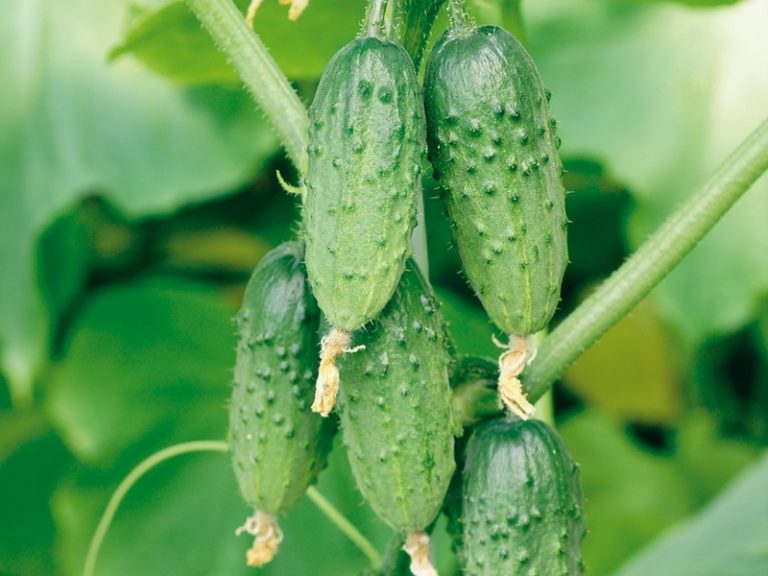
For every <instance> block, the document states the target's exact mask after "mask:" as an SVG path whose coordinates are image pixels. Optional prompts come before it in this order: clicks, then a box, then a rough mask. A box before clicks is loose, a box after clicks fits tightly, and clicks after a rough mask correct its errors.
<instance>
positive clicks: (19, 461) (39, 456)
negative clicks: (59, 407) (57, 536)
mask: <svg viewBox="0 0 768 576" xmlns="http://www.w3.org/2000/svg"><path fill="white" fill-rule="evenodd" d="M0 439H1V440H0V510H2V514H0V574H54V573H55V569H54V559H53V556H52V549H53V538H54V531H55V527H54V524H53V520H52V518H51V511H50V498H51V494H52V492H53V489H54V487H55V485H56V482H57V481H58V479H59V477H60V475H61V474H62V472H63V471H64V470H66V468H67V466H68V465H69V464H70V463H71V456H70V455H69V454H68V453H67V451H66V450H65V448H64V446H63V445H62V443H61V441H60V440H59V439H58V438H56V436H55V435H54V434H53V433H52V432H51V430H50V428H48V426H47V425H46V423H45V421H44V420H43V418H42V416H41V414H39V413H24V412H19V413H15V414H12V415H11V414H7V415H2V416H0Z"/></svg>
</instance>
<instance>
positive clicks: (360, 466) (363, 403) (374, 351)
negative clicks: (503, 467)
mask: <svg viewBox="0 0 768 576" xmlns="http://www.w3.org/2000/svg"><path fill="white" fill-rule="evenodd" d="M446 338H447V337H446V334H445V330H444V326H443V322H442V319H441V315H440V311H439V309H438V306H437V303H436V301H435V298H434V296H433V294H432V292H431V290H430V289H429V287H428V286H427V284H426V282H425V281H424V279H423V278H422V277H421V274H420V273H419V271H418V269H417V268H416V265H415V264H414V263H413V262H412V261H409V264H408V266H407V270H406V271H405V273H404V274H403V276H402V278H401V280H400V284H399V286H398V289H397V291H396V292H395V295H394V296H393V298H392V300H391V301H390V303H389V304H388V305H387V307H386V308H385V309H384V311H383V312H382V314H381V315H380V316H379V318H378V319H377V320H375V321H374V322H373V323H372V324H371V326H370V327H369V328H366V330H365V331H364V332H362V333H361V334H359V336H358V341H359V342H360V343H362V344H364V345H365V347H366V349H365V353H364V354H363V353H359V354H350V355H347V356H345V357H344V358H342V359H341V360H340V361H339V367H340V370H341V376H342V378H343V381H344V385H343V386H342V387H341V391H340V393H339V415H340V419H341V425H342V430H343V438H344V443H345V445H346V447H347V451H348V455H349V461H350V465H351V467H352V472H353V474H354V476H355V480H356V481H357V485H358V487H359V488H360V491H361V492H362V494H363V496H364V497H365V499H366V501H367V502H368V504H369V505H370V506H371V508H373V510H374V511H375V512H376V513H377V514H378V515H379V517H381V519H382V520H384V521H385V522H386V523H387V524H389V525H390V526H391V527H392V528H394V529H395V530H397V531H398V532H400V533H402V534H403V535H409V536H411V537H412V538H411V541H412V540H413V537H414V535H418V538H421V544H420V546H421V551H422V552H423V551H424V546H426V542H427V540H425V539H424V535H423V534H422V533H421V531H423V530H424V529H425V528H426V527H427V526H428V525H429V524H430V523H431V522H432V521H433V520H434V519H435V517H436V516H437V514H438V512H439V511H440V507H441V505H442V502H443V498H444V497H445V493H446V490H447V488H448V484H449V482H450V480H451V475H452V474H453V471H454V469H455V464H454V457H453V445H454V439H453V431H454V428H453V415H452V408H451V389H450V385H449V380H448V376H449V364H450V357H449V355H448V352H447V349H448V347H447V340H446ZM416 547H417V548H418V547H419V544H418V543H417V545H416ZM418 554H419V552H418V551H417V552H416V556H418ZM411 556H412V558H414V554H413V553H412V554H411Z"/></svg>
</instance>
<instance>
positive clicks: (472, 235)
mask: <svg viewBox="0 0 768 576" xmlns="http://www.w3.org/2000/svg"><path fill="white" fill-rule="evenodd" d="M424 92H425V100H426V113H427V124H428V143H429V150H430V155H431V159H432V164H433V167H434V170H435V175H436V177H437V179H438V181H439V182H440V184H441V187H442V189H443V193H444V194H443V195H444V197H445V199H446V202H447V208H448V213H449V216H450V218H451V220H452V223H453V227H454V236H455V239H456V244H457V246H458V250H459V254H460V256H461V259H462V262H463V265H464V270H465V272H466V276H467V279H468V280H469V283H470V285H471V286H472V288H473V290H474V291H475V293H476V294H477V296H478V298H479V299H480V302H481V303H482V304H483V307H484V308H485V310H486V312H487V313H488V315H489V317H490V318H491V320H492V321H493V322H494V323H495V324H496V325H497V326H498V327H499V328H500V329H501V330H503V331H504V332H505V333H506V334H508V335H509V336H510V351H508V353H507V355H506V356H503V358H502V360H503V361H505V363H506V364H507V365H506V366H502V369H501V372H502V378H505V379H506V380H507V384H506V386H507V387H508V388H509V387H511V388H514V390H508V392H509V396H510V397H509V398H504V396H505V394H504V391H503V390H502V397H503V398H504V399H505V403H506V404H507V406H508V407H510V408H511V409H513V410H514V411H515V412H517V413H518V414H519V415H520V416H521V417H527V416H529V415H530V414H531V413H532V408H531V407H530V405H528V404H527V401H526V400H525V398H524V396H522V397H521V395H522V392H521V390H518V388H519V380H517V376H518V375H519V373H520V371H521V370H522V368H523V367H524V365H525V360H526V359H527V356H528V351H527V349H526V344H525V341H524V339H523V338H520V337H525V336H528V335H530V334H534V333H535V332H538V331H539V330H542V329H543V328H545V327H546V325H547V324H548V323H549V321H550V320H551V318H552V315H553V314H554V312H555V309H556V308H557V304H558V302H559V299H560V286H561V283H562V279H563V274H564V272H565V266H566V264H567V262H568V249H567V238H566V226H567V218H566V214H565V190H564V188H563V185H562V182H561V173H562V166H561V163H560V159H559V157H558V154H557V148H558V145H559V141H558V139H557V136H556V135H555V123H554V121H553V120H552V119H551V117H550V111H549V102H548V101H549V93H548V92H547V91H545V89H544V87H543V85H542V82H541V79H540V77H539V73H538V71H537V70H536V67H535V65H534V63H533V61H532V60H531V58H530V56H529V55H528V54H527V52H526V51H525V49H524V48H523V47H522V46H521V45H520V43H519V42H518V41H517V40H515V38H514V37H512V36H511V35H510V34H509V33H508V32H506V31H504V30H503V29H501V28H498V27H495V26H483V27H480V28H470V29H468V30H449V31H448V32H446V33H445V34H444V35H443V36H442V37H441V38H440V39H439V40H438V42H437V44H436V45H435V47H434V48H433V50H432V52H431V54H430V58H429V61H428V64H427V71H426V78H425V85H424ZM501 384H502V383H501V382H500V388H502V385H501ZM516 395H517V396H518V397H517V398H512V397H513V396H516Z"/></svg>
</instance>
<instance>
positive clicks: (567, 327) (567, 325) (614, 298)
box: [523, 120, 768, 401]
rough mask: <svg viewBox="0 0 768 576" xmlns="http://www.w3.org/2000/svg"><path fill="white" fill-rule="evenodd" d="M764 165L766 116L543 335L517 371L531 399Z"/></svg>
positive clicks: (644, 290)
mask: <svg viewBox="0 0 768 576" xmlns="http://www.w3.org/2000/svg"><path fill="white" fill-rule="evenodd" d="M766 170H768V120H765V121H763V123H762V124H761V125H760V126H759V127H758V128H757V129H756V130H755V131H754V132H753V133H752V134H751V135H750V136H749V137H748V138H747V139H746V140H745V141H744V142H743V143H742V144H741V145H740V146H739V147H738V148H737V149H736V150H735V151H734V152H733V153H732V154H731V155H730V156H729V157H728V159H727V160H726V161H725V162H724V163H723V164H722V166H720V168H719V169H718V170H717V172H715V174H714V175H713V176H712V177H711V178H710V179H709V181H708V182H707V183H706V184H704V186H703V187H702V188H701V189H700V190H699V191H698V193H696V194H694V195H693V197H691V199H690V200H688V201H687V202H686V203H685V204H683V206H681V207H680V208H678V210H677V211H676V212H675V213H673V214H672V215H671V216H670V217H669V218H668V219H667V221H666V222H665V223H664V224H663V225H662V226H661V228H659V229H658V230H657V231H656V233H654V234H653V236H651V237H650V238H649V239H648V240H647V241H646V242H645V243H644V244H643V245H642V246H641V247H640V248H639V249H638V251H637V252H636V253H635V254H634V255H632V257H631V258H629V260H627V261H626V262H625V263H624V264H623V265H622V266H621V267H620V268H619V269H618V270H616V272H614V273H613V275H612V276H611V277H610V278H608V279H607V280H606V281H605V282H604V283H603V284H602V285H601V286H600V287H599V288H598V289H597V290H596V291H595V292H594V293H593V294H592V295H591V296H590V297H589V298H587V300H585V301H584V302H583V303H582V304H581V305H580V306H579V307H578V308H577V309H576V310H575V311H574V312H573V313H572V314H571V315H570V316H568V318H566V319H565V320H564V321H563V322H562V323H561V324H560V325H559V326H558V327H557V328H555V330H554V331H553V332H552V334H550V335H549V336H548V337H547V338H545V339H544V342H542V344H541V346H540V347H539V350H538V353H537V355H536V358H535V359H534V361H533V362H532V363H531V366H530V367H529V368H528V369H527V370H526V371H525V372H524V373H523V384H524V386H525V390H526V392H527V394H528V397H529V398H530V399H531V401H535V400H537V399H538V398H539V397H540V396H541V395H542V394H543V393H544V392H546V391H547V390H548V389H549V387H550V386H551V385H552V383H553V382H554V381H555V380H556V379H557V378H558V377H559V376H560V374H562V372H563V371H564V370H565V369H566V368H567V367H568V366H569V365H570V364H571V363H572V362H573V361H574V360H576V358H578V357H579V356H580V355H581V354H582V353H583V352H585V351H586V350H587V348H589V347H590V346H591V345H592V344H593V343H594V342H595V341H596V340H597V339H598V338H600V336H602V335H603V334H604V333H605V332H606V331H607V330H608V329H609V328H611V326H613V325H614V324H616V323H617V322H618V321H619V320H620V319H621V318H623V317H624V316H625V315H626V314H627V313H628V312H629V311H630V310H631V309H632V308H633V307H634V306H635V305H636V304H637V303H638V302H640V300H642V299H643V297H644V296H645V295H646V294H648V292H649V291H650V290H651V289H652V288H653V287H654V286H656V285H657V284H658V283H659V282H660V281H661V280H662V279H663V278H664V277H665V276H666V275H667V274H669V273H670V272H671V271H672V269H673V268H674V267H675V266H676V265H677V264H678V263H679V262H680V260H682V259H683V257H684V256H685V255H686V254H688V252H690V251H691V250H692V249H693V247H694V246H696V244H697V243H698V241H699V240H701V239H702V238H703V237H704V235H705V234H706V233H707V232H709V231H710V230H711V229H712V228H713V227H714V225H715V224H716V223H717V222H718V220H719V219H720V218H721V217H722V216H723V214H725V213H726V212H727V211H728V209H729V208H730V207H731V206H733V204H734V203H735V202H736V200H738V199H739V198H740V197H741V195H742V194H744V192H746V191H747V190H748V189H749V187H750V186H752V184H753V183H754V182H755V180H757V179H758V178H759V177H760V176H761V175H762V174H763V173H764V172H765V171H766Z"/></svg>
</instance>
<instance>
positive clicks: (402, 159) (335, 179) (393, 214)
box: [304, 15, 426, 416]
mask: <svg viewBox="0 0 768 576" xmlns="http://www.w3.org/2000/svg"><path fill="white" fill-rule="evenodd" d="M372 17H374V18H375V15H372ZM309 115H310V133H309V149H308V153H309V156H308V157H309V168H308V172H307V176H306V187H307V194H306V198H305V203H304V231H305V235H306V242H307V271H308V273H309V279H310V282H311V283H312V290H313V292H314V294H315V296H316V298H317V300H318V303H319V304H320V308H321V309H322V311H323V313H324V314H325V316H326V317H327V318H328V320H329V322H330V323H331V324H332V330H331V332H330V333H329V334H328V335H327V336H326V337H325V338H324V339H323V341H322V349H321V351H320V370H319V375H318V381H317V390H316V396H315V401H314V403H313V404H312V410H314V411H315V412H319V413H320V414H322V415H323V416H327V415H328V414H329V413H330V411H331V410H332V409H333V406H334V404H335V402H336V394H337V391H338V386H339V372H338V369H337V367H336V358H337V357H338V356H339V355H340V354H342V353H344V352H349V351H350V350H351V349H350V344H351V331H352V330H356V329H358V328H360V327H361V326H362V325H363V324H365V323H366V322H368V321H370V320H372V319H373V318H375V317H376V316H377V315H378V314H379V312H381V310H382V309H383V308H384V306H385V305H386V303H387V302H388V301H389V299H390V298H391V297H392V293H393V292H394V291H395V288H396V286H397V282H398V280H399V278H400V275H401V274H402V272H403V267H404V266H405V259H406V256H407V253H408V250H409V244H408V242H409V240H410V234H411V230H412V229H413V227H414V225H415V222H416V208H415V206H416V204H415V200H416V195H417V194H420V193H421V165H422V162H423V160H424V157H425V156H426V125H425V119H424V104H423V102H422V98H421V92H420V90H419V85H418V79H417V76H416V70H415V69H414V67H413V62H412V61H411V59H410V57H409V56H408V54H407V53H406V51H405V50H404V49H403V48H402V47H400V46H399V45H397V44H395V43H393V42H390V41H388V40H382V39H380V38H377V37H373V36H370V37H364V38H357V39H355V40H353V41H352V42H350V43H349V44H347V45H346V46H345V47H343V48H342V49H341V50H340V51H339V52H338V53H337V54H336V55H335V56H334V57H333V59H332V60H331V62H330V63H329V64H328V66H327V68H326V69H325V71H324V72H323V76H322V78H321V79H320V84H319V85H318V88H317V93H316V94H315V99H314V101H313V102H312V106H311V108H310V111H309Z"/></svg>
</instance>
